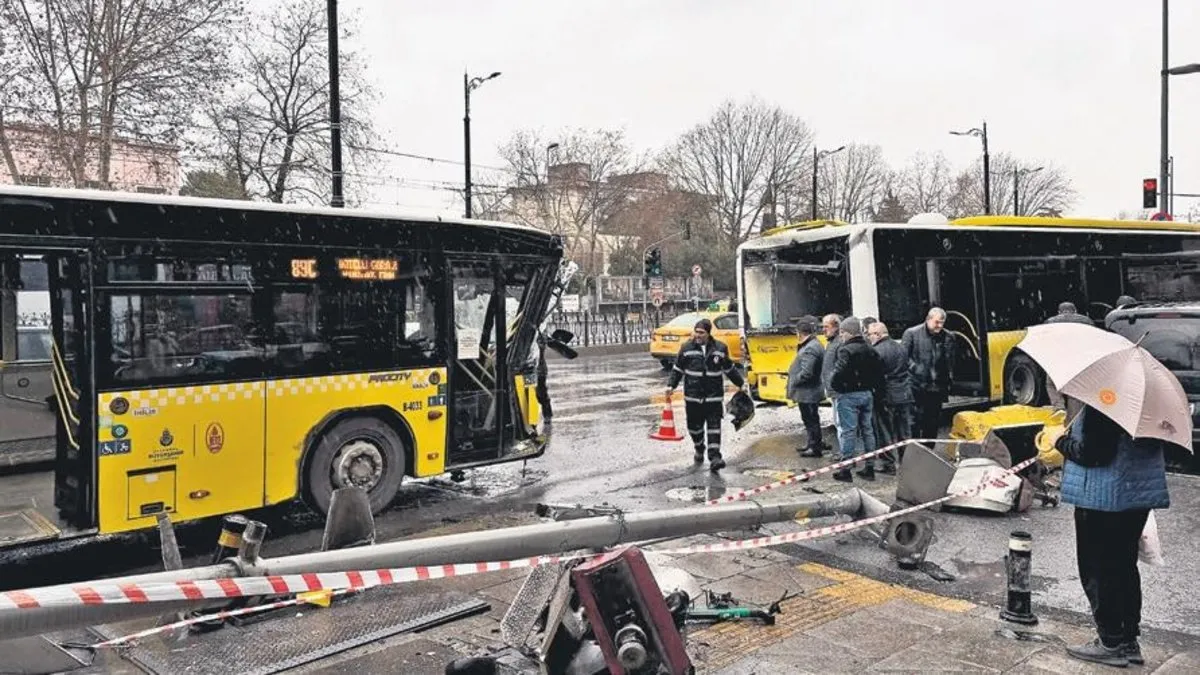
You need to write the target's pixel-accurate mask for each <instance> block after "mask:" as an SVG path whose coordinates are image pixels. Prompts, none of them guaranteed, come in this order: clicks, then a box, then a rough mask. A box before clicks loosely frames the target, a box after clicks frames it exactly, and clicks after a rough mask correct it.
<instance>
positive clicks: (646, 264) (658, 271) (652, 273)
mask: <svg viewBox="0 0 1200 675" xmlns="http://www.w3.org/2000/svg"><path fill="white" fill-rule="evenodd" d="M642 265H643V270H644V271H645V273H646V276H648V277H661V276H662V252H661V251H659V250H658V249H656V248H652V249H650V250H649V251H647V252H646V259H645V260H644V261H642Z"/></svg>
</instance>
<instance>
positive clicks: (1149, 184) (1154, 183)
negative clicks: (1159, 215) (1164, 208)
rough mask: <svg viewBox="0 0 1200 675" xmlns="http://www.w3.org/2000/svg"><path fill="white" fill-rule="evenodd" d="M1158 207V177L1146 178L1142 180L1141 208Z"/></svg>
mask: <svg viewBox="0 0 1200 675" xmlns="http://www.w3.org/2000/svg"><path fill="white" fill-rule="evenodd" d="M1157 207H1158V179H1157V178H1147V179H1145V180H1143V181H1142V208H1143V209H1153V208H1157Z"/></svg>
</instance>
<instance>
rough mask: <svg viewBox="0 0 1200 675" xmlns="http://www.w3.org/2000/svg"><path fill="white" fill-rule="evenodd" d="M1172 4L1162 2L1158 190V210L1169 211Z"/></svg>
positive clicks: (1164, 0) (1165, 0)
mask: <svg viewBox="0 0 1200 675" xmlns="http://www.w3.org/2000/svg"><path fill="white" fill-rule="evenodd" d="M1169 4H1170V2H1169V0H1163V1H1162V73H1161V77H1162V85H1161V86H1162V91H1161V92H1160V96H1161V100H1160V102H1159V134H1160V137H1159V145H1158V189H1159V190H1160V191H1161V195H1162V196H1161V197H1159V203H1158V210H1159V211H1166V212H1167V213H1170V212H1169V211H1167V209H1169V208H1170V206H1169V199H1170V193H1169V190H1170V187H1169V186H1170V183H1169V182H1168V180H1167V168H1168V167H1167V162H1168V157H1169V152H1168V150H1167V129H1168V128H1169V124H1170V122H1169V120H1170V118H1169V115H1168V112H1169V105H1170V94H1169V90H1168V87H1169V86H1170V79H1171V73H1170V72H1169V71H1170V68H1171V64H1170V58H1171V55H1170V49H1169V48H1168V42H1169V38H1170V23H1169V22H1168V21H1167V7H1168V5H1169Z"/></svg>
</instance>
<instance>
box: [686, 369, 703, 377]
mask: <svg viewBox="0 0 1200 675" xmlns="http://www.w3.org/2000/svg"><path fill="white" fill-rule="evenodd" d="M683 374H684V375H687V376H689V377H704V376H705V375H706V373H705V372H704V371H702V370H685V371H683Z"/></svg>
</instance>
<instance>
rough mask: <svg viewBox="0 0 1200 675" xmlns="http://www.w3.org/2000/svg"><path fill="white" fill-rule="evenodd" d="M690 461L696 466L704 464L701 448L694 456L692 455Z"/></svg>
mask: <svg viewBox="0 0 1200 675" xmlns="http://www.w3.org/2000/svg"><path fill="white" fill-rule="evenodd" d="M692 461H693V462H695V463H697V464H703V463H704V449H703V448H701V449H699V450H697V451H696V454H694V455H692Z"/></svg>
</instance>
